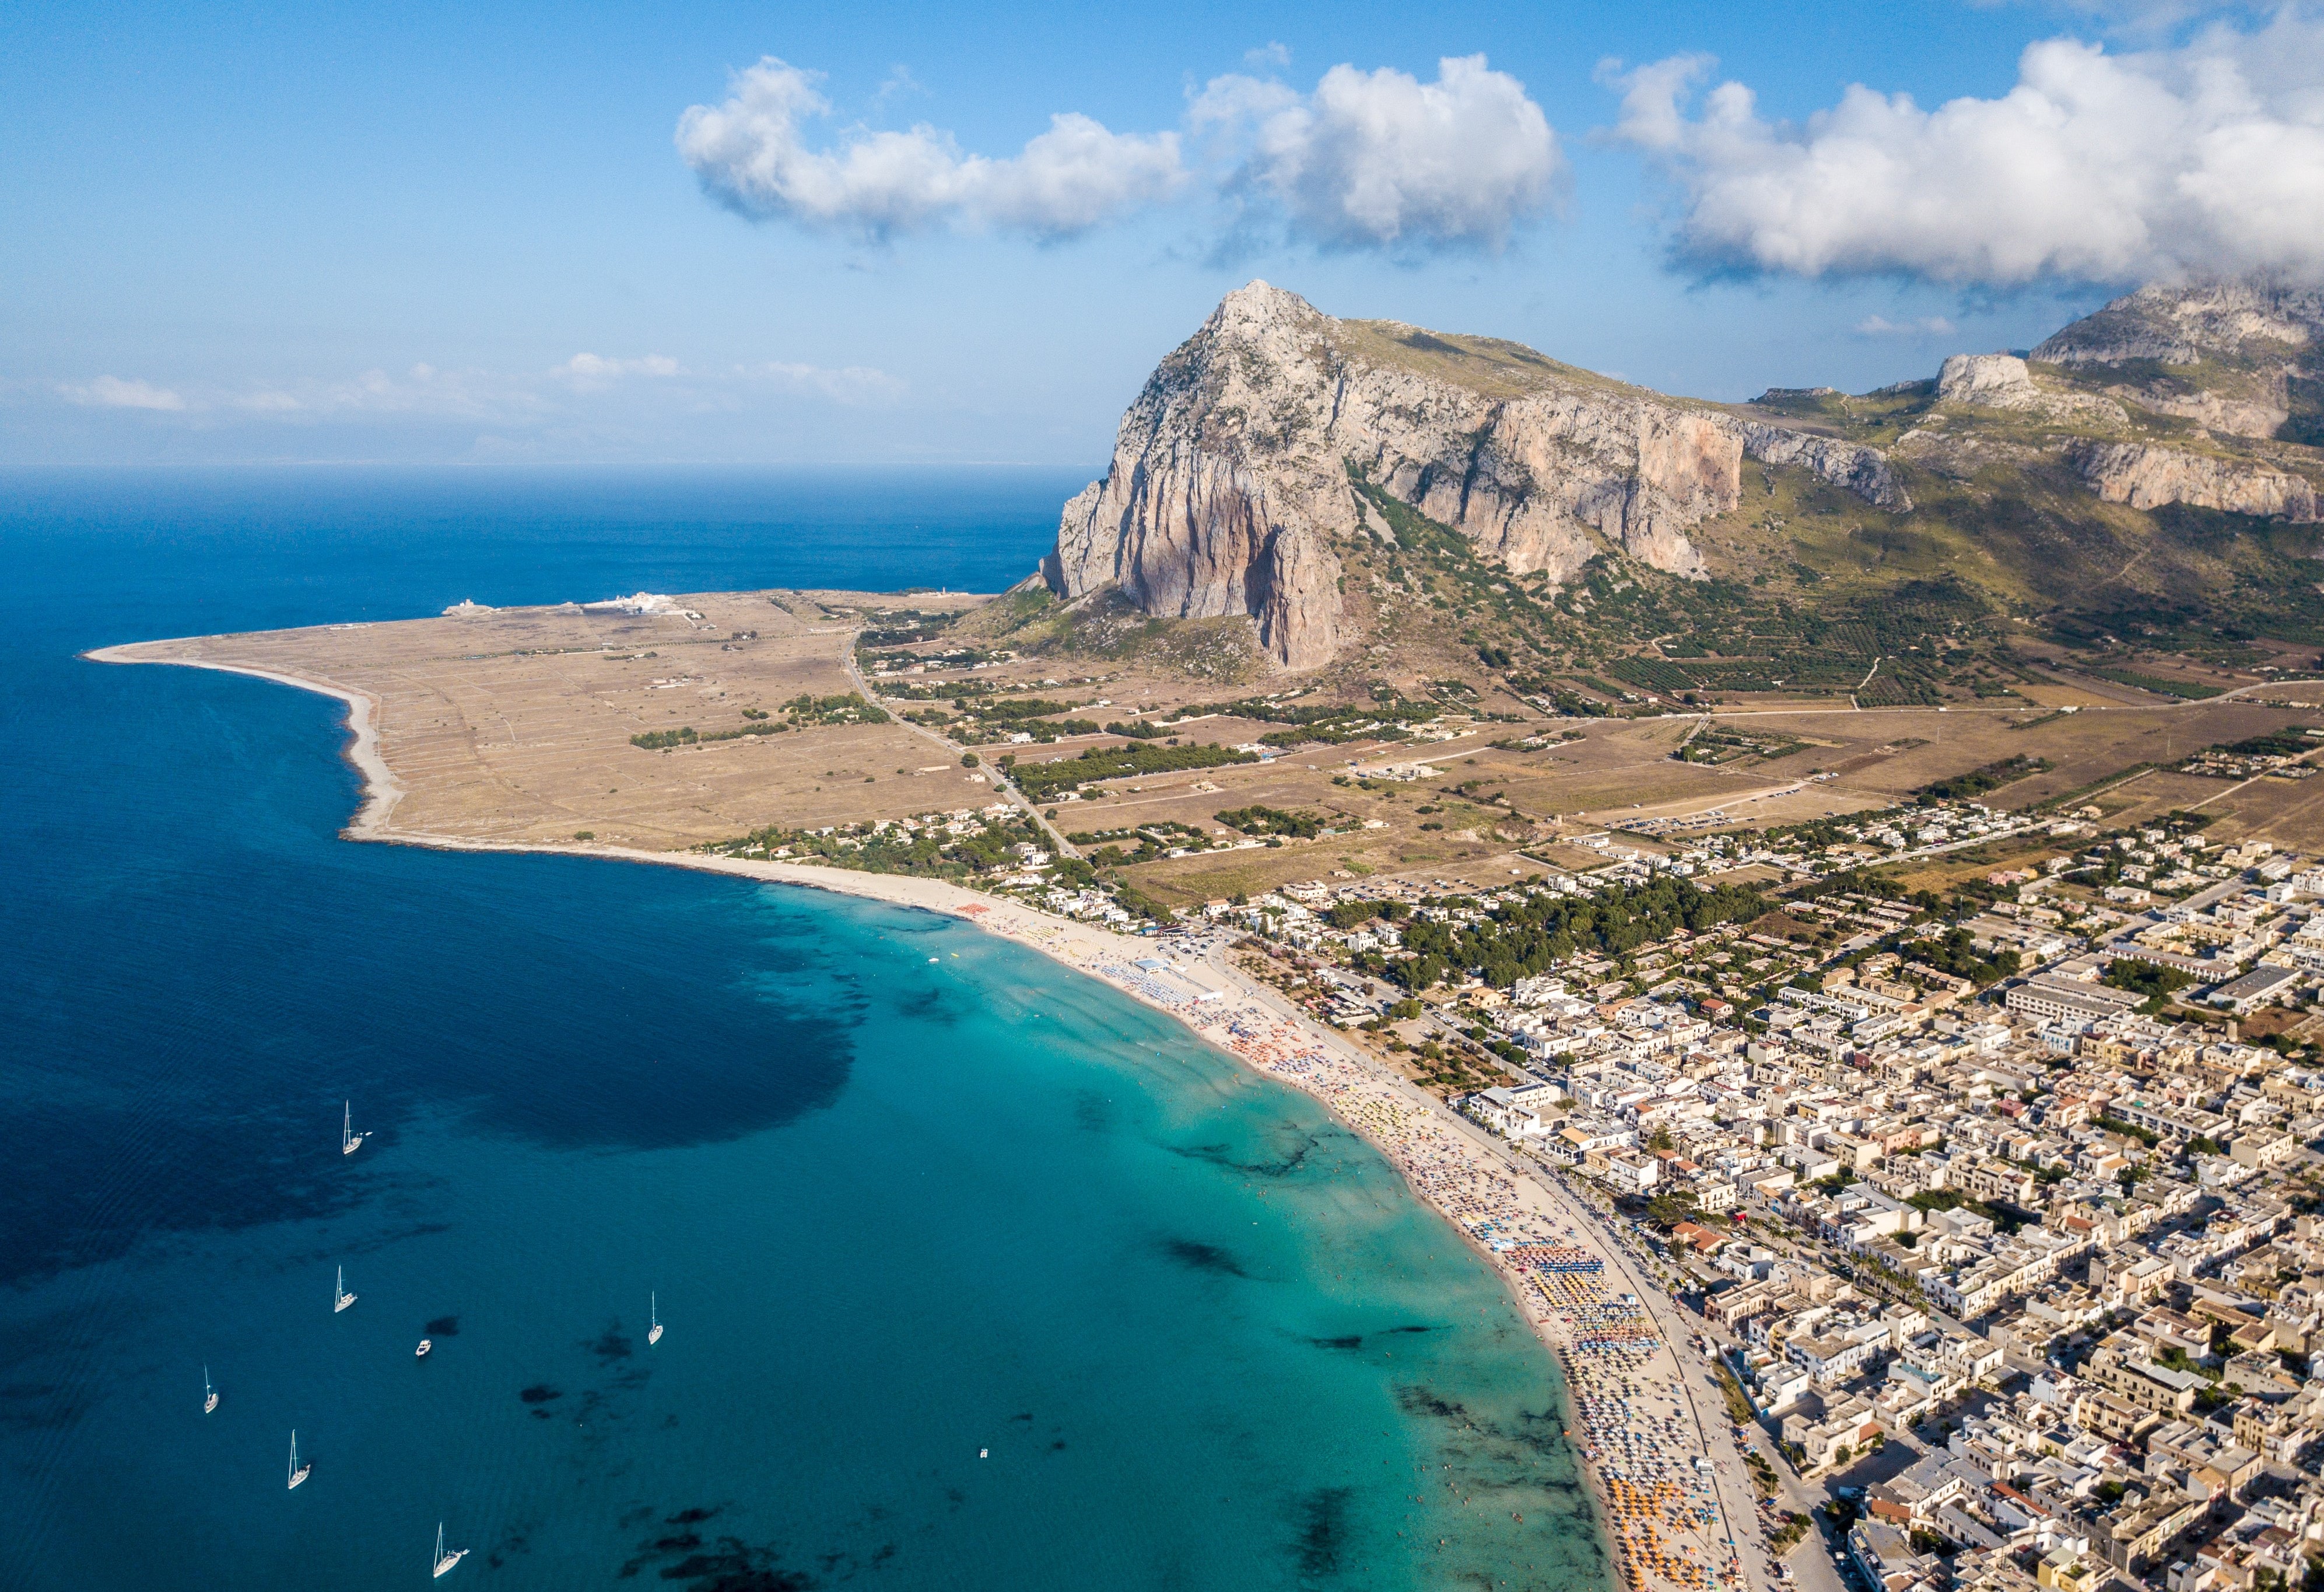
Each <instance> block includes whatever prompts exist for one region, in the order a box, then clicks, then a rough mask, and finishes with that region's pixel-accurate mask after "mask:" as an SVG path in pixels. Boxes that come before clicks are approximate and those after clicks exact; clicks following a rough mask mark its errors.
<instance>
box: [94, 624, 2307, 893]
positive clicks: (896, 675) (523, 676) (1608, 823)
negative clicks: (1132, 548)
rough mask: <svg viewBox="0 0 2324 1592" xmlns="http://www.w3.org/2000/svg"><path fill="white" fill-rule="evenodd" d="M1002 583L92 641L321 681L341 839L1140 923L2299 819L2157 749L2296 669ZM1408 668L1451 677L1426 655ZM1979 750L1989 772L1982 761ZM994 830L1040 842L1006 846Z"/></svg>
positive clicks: (2232, 721) (2284, 722) (2276, 687)
mask: <svg viewBox="0 0 2324 1592" xmlns="http://www.w3.org/2000/svg"><path fill="white" fill-rule="evenodd" d="M1025 601H1026V599H1025V598H1024V597H1023V595H1022V594H1010V595H1008V596H1004V597H1000V598H994V597H989V596H982V595H976V594H953V593H944V594H932V593H901V594H869V593H854V592H800V591H787V590H770V591H754V592H726V593H696V594H678V595H671V596H659V595H653V596H650V595H648V594H639V595H637V596H634V597H630V598H622V599H616V600H611V601H604V602H589V603H559V604H556V605H553V606H544V607H510V608H495V607H492V606H487V605H484V604H481V603H473V602H467V603H459V604H456V605H454V606H453V607H452V608H450V609H449V610H447V612H444V613H443V614H441V615H438V616H437V617H433V618H427V619H414V620H405V621H383V622H377V623H366V624H341V625H318V626H311V627H308V628H304V629H299V630H273V631H260V632H249V633H244V634H235V635H220V636H202V637H192V638H185V639H180V640H159V641H145V642H137V643H133V644H128V645H123V646H116V647H110V648H106V649H102V650H100V651H98V652H97V653H94V654H92V655H91V656H92V657H94V658H97V659H99V660H101V661H105V662H115V663H133V662H134V663H173V664H180V665H188V666H193V667H210V668H220V669H228V670H234V671H237V672H243V673H248V674H254V675H259V676H266V677H269V678H272V679H276V680H280V681H282V682H284V683H286V684H291V685H296V686H303V687H306V688H308V689H311V690H316V691H320V692H324V693H327V694H329V695H336V696H337V697H339V698H340V699H342V700H343V701H345V702H346V703H347V704H349V711H350V715H351V727H352V728H353V729H354V730H355V732H356V733H355V745H354V746H353V748H351V751H350V755H351V756H352V757H354V758H355V759H356V760H357V761H358V763H359V764H360V765H361V766H362V768H363V771H364V774H365V776H366V779H367V783H368V785H369V792H368V797H369V799H368V800H367V801H366V803H365V805H364V809H363V811H362V812H361V813H360V814H358V815H357V816H356V818H355V822H354V824H352V825H351V827H350V833H354V834H355V835H357V836H359V837H362V838H379V839H389V838H393V839H404V840H412V841H421V842H426V841H436V842H480V843H488V844H509V845H549V844H558V845H574V844H594V845H598V846H604V847H624V848H630V849H633V850H637V851H650V852H672V851H687V850H690V849H693V848H697V847H732V848H735V849H737V850H744V849H747V848H748V847H749V846H752V845H756V846H757V847H758V848H759V850H758V851H755V852H752V853H750V854H753V855H759V856H764V857H768V858H783V857H789V858H793V859H796V860H813V859H814V857H815V856H816V855H820V856H821V857H822V858H823V860H835V861H841V862H844V863H847V864H851V865H861V864H864V863H866V862H871V861H872V860H873V859H874V858H878V859H880V860H879V861H878V862H877V863H876V864H875V865H876V866H879V867H881V868H883V869H885V870H890V871H923V872H925V871H936V872H938V873H942V874H944V875H945V876H946V877H952V878H955V879H973V880H974V882H978V883H980V884H990V883H996V882H999V880H1000V879H1002V878H1004V877H1012V876H1013V877H1014V878H1016V879H1019V881H1021V882H1024V883H1028V884H1029V883H1030V882H1032V881H1033V880H1034V879H1036V878H1037V877H1038V878H1040V879H1041V880H1042V882H1043V883H1044V884H1045V885H1053V886H1056V887H1058V888H1070V889H1086V888H1091V887H1093V886H1095V885H1098V884H1099V883H1100V882H1101V876H1102V881H1103V882H1105V883H1106V885H1107V888H1109V889H1110V890H1111V892H1112V893H1113V894H1114V895H1115V896H1119V895H1120V894H1121V893H1122V892H1121V888H1120V887H1122V886H1124V885H1126V886H1128V887H1130V889H1129V894H1130V896H1131V897H1134V900H1133V902H1132V911H1133V913H1135V912H1139V911H1143V912H1146V913H1147V914H1148V916H1167V914H1168V913H1169V912H1171V911H1174V910H1177V909H1183V908H1185V907H1187V906H1199V905H1202V904H1203V903H1204V902H1207V901H1213V900H1218V899H1222V898H1228V897H1233V896H1236V895H1239V894H1240V895H1256V894H1259V893H1261V892H1264V891H1266V890H1268V889H1272V888H1277V886H1280V885H1283V884H1286V883H1289V882H1293V881H1296V880H1300V879H1315V878H1317V877H1319V876H1320V877H1332V878H1341V879H1366V878H1373V877H1388V876H1395V875H1411V874H1416V873H1425V874H1428V875H1430V876H1444V877H1462V878H1467V879H1471V880H1483V879H1493V878H1499V879H1507V878H1508V877H1509V874H1510V872H1511V871H1512V870H1526V871H1537V870H1539V869H1540V868H1542V867H1543V866H1548V867H1552V868H1557V867H1575V866H1579V865H1582V864H1584V863H1589V862H1592V861H1602V860H1603V856H1602V853H1597V854H1593V853H1591V852H1589V851H1586V850H1585V849H1581V846H1582V844H1583V843H1586V842H1589V841H1590V839H1591V837H1592V836H1597V837H1600V842H1601V843H1602V837H1603V836H1604V835H1605V833H1607V831H1608V830H1609V829H1613V830H1618V831H1621V832H1625V833H1624V835H1623V843H1625V844H1628V845H1631V846H1635V847H1643V848H1646V850H1648V851H1654V850H1655V849H1657V848H1659V849H1661V850H1665V851H1669V850H1672V849H1673V848H1680V847H1684V846H1686V845H1689V844H1692V843H1694V842H1697V841H1699V840H1700V838H1701V836H1702V835H1704V834H1706V833H1714V832H1720V831H1726V832H1730V833H1741V832H1745V831H1752V830H1765V829H1766V828H1768V827H1771V826H1778V825H1784V824H1798V823H1801V822H1803V821H1807V820H1812V819H1818V818H1821V817H1823V816H1825V815H1827V814H1851V813H1864V812H1869V811H1873V810H1877V809H1886V808H1889V807H1892V806H1895V805H1897V804H1899V803H1900V802H1902V803H1909V802H1910V801H1911V800H1913V799H1914V793H1915V792H1918V791H1923V790H1926V789H1928V788H1930V787H1932V785H1935V784H1937V783H1938V782H1941V781H1945V780H1949V779H1957V778H1962V777H1965V776H1966V777H1969V778H1973V779H1976V780H1978V782H1979V788H1980V790H1986V791H1987V795H1986V796H1985V799H1987V800H1988V801H1992V802H1996V803H1997V804H1999V805H2005V806H2008V807H2012V808H2017V807H2027V806H2032V805H2043V804H2047V803H2050V802H2052V801H2053V800H2054V799H2056V798H2059V797H2061V796H2067V795H2070V794H2072V793H2076V792H2079V791H2083V790H2090V789H2093V788H2094V787H2096V788H2097V794H2096V796H2095V798H2094V799H2096V800H2097V801H2098V803H2099V805H2101V806H2102V807H2103V808H2104V809H2105V811H2106V813H2107V816H2108V818H2109V819H2111V820H2116V821H2128V820H2132V819H2135V818H2137V817H2139V816H2140V815H2141V814H2144V813H2145V812H2147V811H2150V810H2151V811H2153V812H2157V813H2160V812H2163V811H2168V810H2171V809H2172V808H2175V807H2181V806H2190V805H2201V806H2202V807H2203V809H2204V810H2205V811H2206V812H2207V813H2209V814H2210V815H2211V816H2212V817H2213V818H2214V819H2215V820H2216V821H2217V822H2218V824H2219V825H2220V828H2219V829H2218V832H2217V833H2219V834H2221V835H2223V836H2229V835H2243V834H2253V835H2259V836H2263V837H2265V838H2270V839H2273V840H2275V841H2276V842H2278V843H2282V844H2289V845H2295V846H2297V845H2309V846H2314V845H2317V844H2319V842H2324V781H2317V782H2309V783H2298V782H2291V781H2285V780H2282V779H2273V778H2271V779H2264V780H2257V779H2255V780H2248V781H2242V782H2237V781H2234V780H2228V781H2225V782H2222V780H2220V779H2219V778H2211V777H2209V776H2206V775H2204V774H2200V773H2196V772H2190V771H2189V767H2190V765H2189V764H2188V759H2190V757H2193V756H2196V755H2198V754H2200V753H2201V752H2202V751H2203V750H2204V749H2205V748H2207V747H2211V746H2221V745H2232V744H2235V743H2237V742H2240V741H2245V740H2246V739H2247V738H2250V737H2253V736H2257V735H2264V734H2266V733H2270V732H2280V731H2284V730H2286V729H2288V728H2294V727H2297V726H2299V725H2301V724H2307V723H2314V722H2317V717H2316V710H2315V709H2314V708H2313V707H2310V708H2308V709H2307V710H2306V712H2305V714H2304V716H2303V713H2302V709H2301V707H2299V706H2295V705H2292V699H2293V698H2299V699H2300V700H2301V702H2303V703H2313V702H2316V701H2318V700H2319V699H2324V682H2319V683H2310V682H2293V681H2283V682H2268V683H2264V684H2263V683H2260V682H2256V681H2255V682H2253V683H2251V684H2249V685H2238V686H2234V687H2233V688H2230V689H2227V690H2226V691H2224V692H2222V693H2220V694H2218V695H2214V696H2212V697H2210V698H2208V699H2205V700H2201V701H2173V700H2172V699H2170V698H2168V697H2163V696H2160V695H2156V694H2154V693H2152V692H2144V691H2139V690H2135V689H2131V688H2127V687H2124V686H2117V685H2115V684H2113V683H2111V682H2106V681H2099V680H2096V679H2092V678H2089V677H2086V676H2080V677H2078V676H2069V675H2067V674H2064V673H2063V672H2061V673H2060V674H2058V675H2057V676H2054V677H2053V678H2052V680H2051V681H2049V682H2048V683H2046V684H2044V685H2042V686H2021V687H2020V689H2019V692H2018V693H2017V694H2015V695H2009V696H2007V697H2004V698H2001V699H1998V700H1997V701H1994V702H1991V703H1989V704H1988V703H1975V704H1972V703H1954V704H1950V705H1949V706H1942V707H1940V706H1933V705H1892V706H1879V707H1876V706H1871V705H1868V704H1867V705H1864V706H1858V705H1855V704H1853V702H1852V700H1851V699H1850V698H1849V697H1846V696H1842V697H1840V698H1839V699H1837V700H1832V699H1831V698H1829V697H1822V698H1807V697H1803V698H1801V699H1798V700H1793V701H1784V700H1781V699H1773V700H1771V699H1768V698H1766V697H1765V696H1762V697H1758V698H1748V699H1746V700H1745V702H1743V703H1736V704H1719V705H1717V706H1715V707H1711V708H1709V709H1707V710H1695V709H1686V710H1683V711H1681V710H1680V704H1659V705H1657V704H1652V703H1639V704H1621V705H1619V707H1618V713H1607V712H1605V710H1604V709H1603V708H1602V707H1600V708H1599V709H1598V712H1597V715H1596V716H1582V717H1574V716H1570V715H1567V714H1565V713H1563V711H1562V710H1563V704H1562V703H1559V702H1552V701H1550V700H1548V699H1546V698H1543V699H1539V700H1536V699H1535V698H1533V697H1530V696H1527V695H1522V694H1520V693H1518V692H1517V691H1516V690H1515V689H1514V688H1504V687H1500V686H1496V684H1495V683H1494V682H1493V681H1492V680H1491V679H1490V677H1489V676H1488V677H1487V678H1486V679H1485V680H1484V681H1483V682H1481V684H1480V685H1471V684H1467V683H1463V682H1462V681H1459V680H1457V679H1452V678H1450V677H1446V678H1434V677H1433V676H1432V677H1431V678H1429V679H1425V680H1419V681H1417V682H1406V683H1403V684H1401V685H1397V686H1390V685H1388V683H1387V682H1385V681H1382V680H1378V679H1374V678H1372V677H1370V676H1369V675H1366V674H1365V673H1364V672H1363V671H1360V670H1358V671H1354V672H1352V673H1351V672H1348V671H1339V672H1336V673H1335V674H1334V675H1333V676H1327V677H1317V676H1294V675H1270V674H1268V673H1267V672H1265V671H1264V670H1262V671H1261V672H1259V673H1258V674H1256V675H1252V674H1247V673H1244V674H1236V673H1231V672H1230V673H1228V674H1227V675H1226V676H1225V677H1221V675H1220V673H1219V671H1218V670H1217V669H1216V668H1215V667H1213V664H1214V661H1215V660H1214V659H1213V658H1211V657H1210V656H1209V655H1208V654H1207V653H1205V652H1204V651H1203V650H1202V646H1208V645H1210V642H1209V641H1207V640H1204V641H1202V643H1201V646H1193V645H1190V644H1189V643H1188V640H1187V637H1188V635H1189V634H1190V633H1191V632H1192V631H1193V630H1198V629H1199V628H1200V627H1203V626H1205V625H1210V624H1213V623H1216V624H1228V623H1234V622H1241V621H1187V624H1188V627H1189V628H1187V629H1181V630H1169V629H1168V628H1167V627H1166V626H1164V625H1163V622H1162V621H1150V620H1147V621H1139V624H1141V625H1143V626H1146V627H1151V628H1153V629H1155V630H1157V633H1158V634H1159V636H1160V639H1159V640H1156V639H1155V638H1154V637H1152V636H1146V635H1145V634H1144V632H1142V631H1132V632H1130V640H1127V641H1116V640H1112V639H1111V631H1110V630H1108V629H1107V626H1108V625H1110V624H1111V622H1112V621H1111V620H1101V621H1099V622H1097V623H1095V624H1083V625H1081V626H1080V628H1078V629H1076V630H1070V631H1065V632H1063V641H1064V644H1059V640H1058V637H1057V636H1056V635H1053V634H1051V633H1049V632H1045V631H1044V630H1042V628H1041V626H1040V624H1038V623H1036V624H1033V625H1029V626H1028V625H1027V624H1026V623H1024V622H1022V621H1021V619H1020V618H1019V617H1012V614H1011V612H1010V611H1011V609H1012V606H1015V605H1021V604H1022V603H1024V602H1025ZM1067 612H1069V613H1070V611H1067ZM1197 640H1200V638H1197ZM1246 661H1247V660H1246ZM1425 661H1426V662H1427V663H1428V664H1429V665H1430V666H1431V668H1432V670H1435V671H1441V672H1442V673H1443V674H1444V675H1446V676H1449V675H1450V671H1451V670H1452V668H1453V667H1456V666H1457V660H1456V659H1454V658H1452V657H1451V656H1450V655H1449V654H1448V655H1446V656H1445V657H1443V658H1436V657H1431V658H1428V659H1426V660H1425ZM1471 670H1472V671H1473V659H1472V660H1471ZM1996 768H1999V769H2003V770H2004V771H2005V772H2006V773H2007V775H2008V776H2009V778H2006V780H2005V779H1999V778H1997V777H1988V776H1987V775H1985V774H1983V773H1981V772H1980V771H1985V770H1992V769H1996ZM1987 787H1991V788H1989V789H1987ZM1028 796H1029V797H1030V798H1031V799H1030V800H1028ZM987 809H993V810H994V812H993V814H992V815H991V816H990V817H989V818H984V819H981V820H978V821H976V824H975V825H973V826H977V827H980V828H981V833H979V834H975V835H964V834H962V833H958V832H954V833H949V834H947V835H946V836H945V837H943V841H942V844H943V846H944V847H949V848H951V851H950V852H949V853H948V855H947V857H946V858H945V860H944V861H943V864H942V865H941V866H937V867H934V868H933V869H932V868H931V867H930V866H928V865H927V862H928V857H929V847H928V844H927V843H925V842H922V841H920V840H918V839H914V840H913V842H912V844H910V845H900V846H899V845H896V844H893V843H892V842H899V841H901V840H903V839H905V838H906V837H918V836H921V835H922V833H923V830H924V828H925V821H926V820H927V817H928V815H930V814H945V815H947V817H948V818H955V819H956V818H957V816H958V815H959V814H964V813H968V814H984V813H985V812H986V810H987ZM1044 815H1046V816H1044ZM908 820H909V821H915V826H914V827H912V828H910V829H906V828H903V827H900V826H902V825H903V824H905V823H906V821H908ZM882 825H886V826H889V827H888V828H887V829H886V830H884V831H882V830H881V826H882ZM826 831H827V832H829V833H822V832H826ZM875 832H880V833H875ZM972 842H973V843H972ZM913 845H917V846H918V853H917V855H918V861H915V860H914V857H913V855H911V854H909V853H911V852H912V849H913ZM963 845H968V846H969V849H970V851H972V852H973V853H974V854H973V855H972V854H969V852H964V851H961V850H960V848H961V847H962V846H963ZM865 846H870V847H871V855H870V856H867V855H865V854H864V853H863V851H862V849H861V848H863V847H865ZM979 848H981V849H979ZM1027 848H1029V849H1030V850H1034V851H1042V852H1045V853H1047V855H1045V856H1044V857H1042V858H1041V859H1040V860H1037V861H1034V862H1030V863H1028V862H1026V861H1025V860H1024V850H1023V849H1027ZM890 853H892V855H890ZM1084 859H1086V860H1087V865H1086V866H1085V865H1084ZM1963 861H1964V863H1965V864H1969V863H1984V862H1986V861H1987V859H1985V858H1983V857H1982V856H1981V855H1980V856H1978V857H1976V858H1969V859H1964V860H1963ZM1051 905H1052V906H1053V907H1054V906H1055V903H1051Z"/></svg>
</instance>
